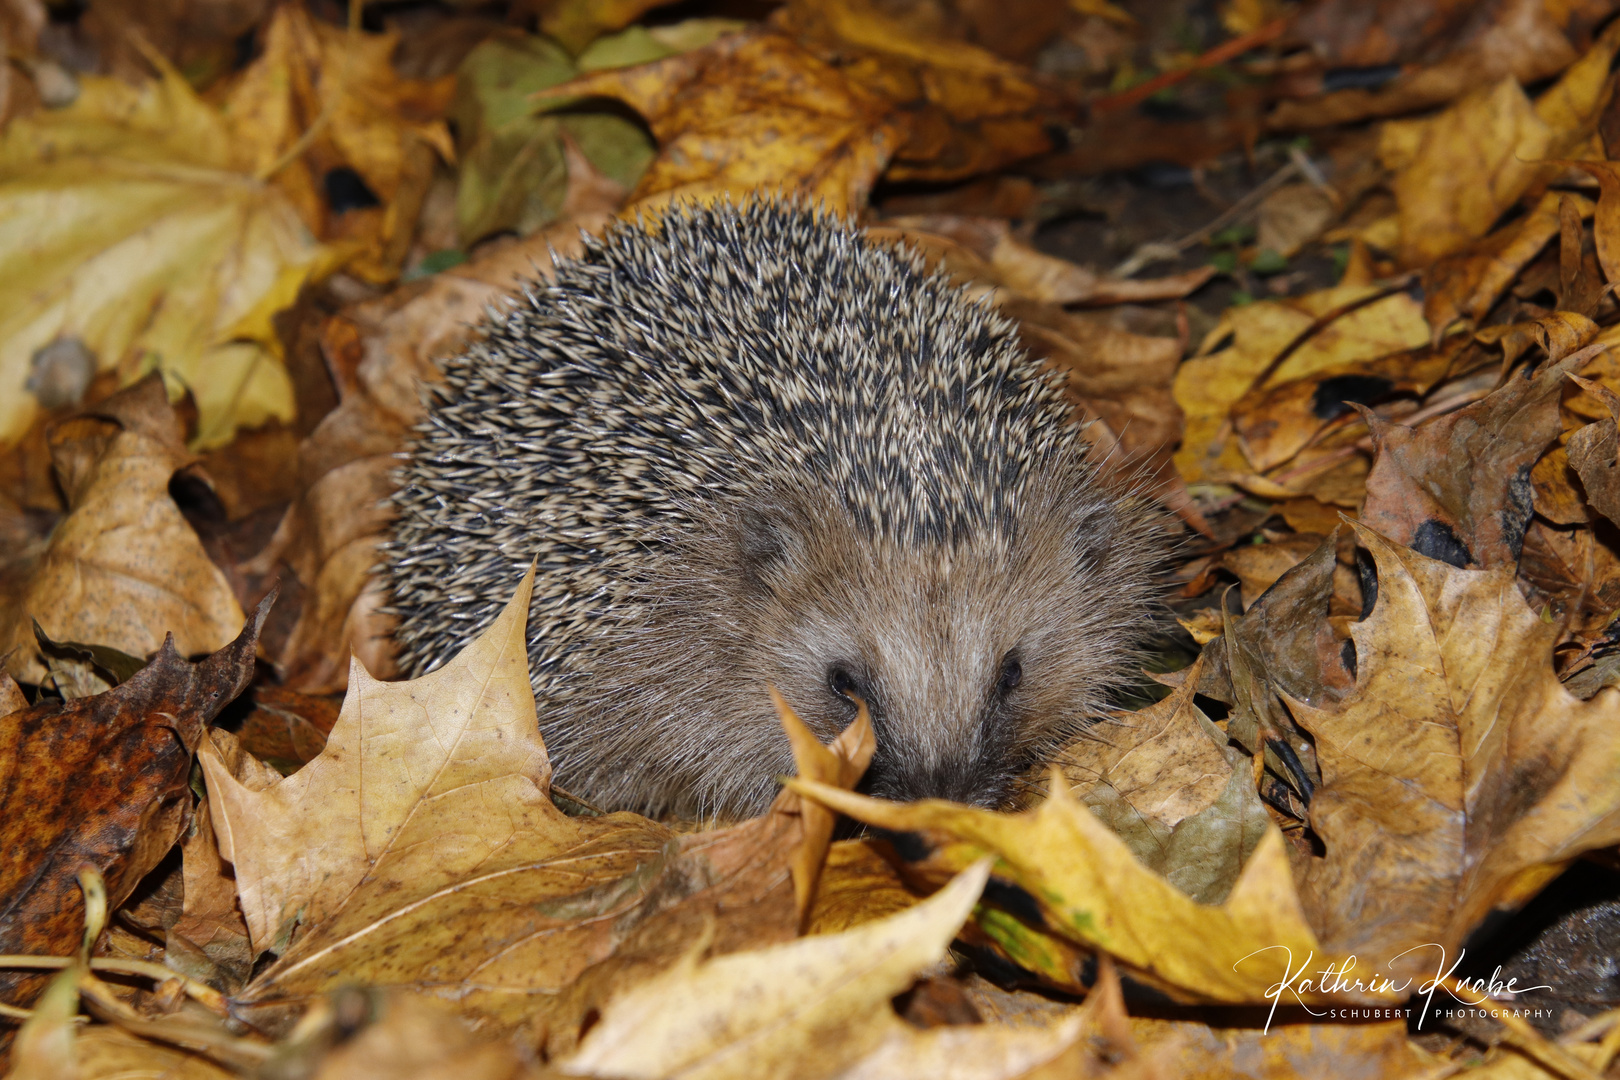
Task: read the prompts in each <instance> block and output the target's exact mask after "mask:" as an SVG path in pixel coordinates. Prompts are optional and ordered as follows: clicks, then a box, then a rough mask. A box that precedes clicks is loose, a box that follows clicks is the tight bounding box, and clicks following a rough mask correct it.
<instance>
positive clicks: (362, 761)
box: [201, 570, 869, 1054]
mask: <svg viewBox="0 0 1620 1080" xmlns="http://www.w3.org/2000/svg"><path fill="white" fill-rule="evenodd" d="M532 586H533V571H532V570H531V571H530V573H529V575H527V576H526V577H525V578H524V581H523V584H522V585H521V587H520V588H519V590H518V593H517V595H516V596H515V597H514V598H513V599H512V601H511V602H510V603H509V604H508V605H507V607H506V609H505V610H504V611H503V612H502V613H501V615H500V617H499V618H498V619H496V621H495V622H494V624H492V625H491V626H490V628H489V629H488V630H486V631H485V632H484V633H483V634H482V635H480V637H479V638H478V639H477V640H476V641H475V642H474V643H473V644H471V645H469V646H468V647H467V648H466V649H465V650H464V651H463V652H462V653H461V654H460V655H458V656H457V657H456V658H455V659H454V660H452V661H451V662H450V663H448V664H446V665H445V666H444V667H442V668H439V669H438V670H436V671H434V672H432V673H430V674H428V675H425V676H423V677H421V678H419V679H416V680H413V681H410V682H404V683H379V682H377V681H375V680H373V679H372V678H370V676H368V675H367V674H366V673H365V672H364V670H363V669H362V668H360V667H359V665H358V664H356V665H355V669H354V671H353V672H352V673H351V675H350V683H349V693H348V697H347V698H346V699H345V701H344V705H343V709H342V712H341V713H340V715H339V717H338V720H337V723H336V724H335V726H334V727H333V728H332V732H331V734H330V736H329V737H328V740H327V744H326V748H325V749H324V750H323V751H322V752H321V754H320V756H319V757H317V758H316V759H315V760H314V761H312V762H310V763H309V764H308V765H306V766H305V767H304V768H303V769H302V770H300V771H299V772H298V773H296V774H294V775H293V776H291V777H289V778H287V779H285V780H280V781H277V782H273V783H268V784H264V785H262V786H257V789H256V790H255V789H254V788H253V787H250V786H249V785H247V784H244V783H243V782H242V781H241V780H240V779H238V778H237V777H236V776H233V775H232V770H231V769H230V768H229V767H228V764H227V762H226V761H225V760H224V759H223V757H222V756H221V754H220V752H219V750H218V748H217V747H216V746H214V745H213V744H209V745H206V746H205V747H204V749H203V751H202V755H201V760H202V763H203V771H204V774H205V776H206V778H207V783H208V789H209V805H210V812H211V815H212V818H213V822H214V827H215V834H216V835H217V836H218V838H219V851H220V854H221V856H223V857H224V858H225V859H227V860H229V861H230V862H231V863H232V864H233V866H234V869H235V876H236V882H237V888H238V892H239V896H240V900H241V905H242V910H243V913H244V914H245V915H246V918H247V925H248V930H249V933H250V935H251V938H252V941H253V948H254V953H255V955H259V954H262V953H263V952H264V951H266V950H267V949H273V950H274V951H275V952H276V953H277V954H278V957H279V958H278V959H277V960H276V962H275V963H274V964H272V965H270V966H269V967H268V968H266V969H265V970H264V971H262V972H261V973H260V974H259V976H258V977H257V978H256V979H255V980H254V982H253V983H252V984H251V985H250V986H248V987H247V988H246V989H245V990H244V991H243V992H242V993H241V994H240V995H238V997H237V999H236V1007H237V1008H238V1009H239V1010H241V1012H242V1014H243V1015H251V1016H253V1017H255V1022H256V1023H264V1024H270V1025H272V1026H275V1025H279V1024H281V1023H283V1022H285V1021H286V1020H287V1019H290V1016H291V1014H292V1013H293V1012H294V1011H296V1010H298V1009H299V1008H300V1007H301V1006H302V1005H304V1004H305V1003H307V1002H309V1001H311V1000H312V999H314V998H316V997H318V996H319V995H322V994H325V993H328V992H330V991H331V990H332V989H334V988H336V987H338V986H340V985H342V984H344V983H348V982H354V981H361V982H365V983H368V984H371V985H375V986H385V987H387V986H395V987H402V988H406V989H410V990H415V991H418V992H426V993H430V994H438V995H442V996H445V997H448V998H451V999H453V1000H454V1001H455V1005H456V1008H457V1010H458V1011H460V1012H463V1013H466V1014H471V1015H473V1016H476V1017H479V1018H482V1019H485V1020H493V1021H494V1022H495V1024H496V1026H497V1027H498V1028H500V1029H510V1028H516V1027H525V1028H526V1029H527V1030H528V1033H529V1034H528V1037H531V1038H535V1039H538V1040H540V1041H542V1042H543V1043H544V1044H545V1046H546V1047H547V1052H548V1053H551V1054H558V1053H565V1052H567V1051H568V1050H570V1049H571V1048H572V1046H573V1044H574V1042H575V1040H576V1039H577V1037H578V1035H579V1033H580V1031H581V1028H582V1026H584V1024H585V1021H586V1018H587V1017H588V1016H589V1015H590V1014H591V1012H592V1010H594V1009H596V1008H597V1007H598V1006H599V1005H600V1003H601V1002H602V1001H603V1000H604V999H605V998H606V997H607V996H608V995H609V994H611V993H612V992H613V991H614V990H616V989H617V988H618V987H620V986H621V985H624V984H626V983H629V982H634V981H635V980H637V979H639V978H644V977H646V976H647V975H648V974H651V973H654V972H656V971H658V970H660V969H662V968H663V967H667V966H668V965H669V964H670V963H673V962H674V961H675V960H676V959H677V958H678V957H679V955H680V954H681V953H682V952H684V951H685V950H686V948H687V947H688V945H689V943H690V941H691V940H692V939H693V938H694V937H696V936H702V935H704V934H708V935H709V937H710V939H711V940H712V943H713V946H714V948H715V949H716V950H717V951H720V952H730V951H734V950H736V949H739V948H745V947H750V946H754V945H758V944H761V943H769V942H773V941H779V940H783V939H785V938H789V937H791V936H793V933H794V931H795V928H796V923H797V920H796V917H795V912H794V902H793V898H794V887H793V881H792V875H791V873H790V863H791V862H792V860H793V855H794V851H795V849H796V848H797V847H798V846H799V845H800V843H801V842H803V840H804V838H805V836H806V833H807V829H806V828H805V825H804V819H803V818H802V817H801V814H800V813H799V810H798V798H797V797H796V796H789V795H786V794H784V795H783V796H782V797H781V798H779V799H778V802H777V804H776V806H775V807H774V808H773V809H772V810H771V811H770V812H768V813H767V814H765V815H764V816H763V817H760V818H756V819H754V820H752V821H748V822H744V823H742V824H740V825H737V826H733V827H731V828H727V829H718V830H711V831H706V832H698V833H691V834H688V835H684V836H676V835H675V834H674V833H673V832H672V831H671V830H670V829H668V828H666V827H665V826H663V825H660V824H658V823H656V822H653V821H649V820H647V819H646V818H643V817H639V816H637V815H635V814H627V813H619V814H609V815H606V816H602V817H590V818H570V817H567V816H565V815H564V814H563V813H562V812H561V811H559V810H558V809H557V808H556V807H555V806H554V805H553V804H552V801H551V799H550V798H549V787H550V775H551V767H550V764H549V762H548V760H547V757H546V751H545V745H544V743H543V742H542V741H541V738H540V732H539V727H538V722H537V720H536V716H535V706H534V695H533V691H532V690H531V688H530V685H529V662H528V653H527V649H526V646H525V644H524V640H525V638H524V625H525V620H526V617H527V614H528V610H529V596H530V590H531V589H532ZM856 727H857V728H858V727H859V723H857V725H856ZM847 738H848V739H849V740H851V746H859V745H860V744H861V743H862V742H863V739H862V738H861V737H860V733H859V731H856V732H855V733H853V734H852V735H850V736H848V737H847ZM867 738H868V739H869V736H867ZM839 745H842V744H835V752H836V750H837V748H838V746H839ZM805 768H806V771H807V772H808V773H810V774H812V775H824V776H829V777H837V778H842V779H845V780H849V779H851V777H850V775H849V773H847V772H844V771H842V770H841V769H838V768H833V769H830V770H828V769H823V768H820V767H819V766H815V765H808V766H806V767H805ZM812 831H813V830H812ZM823 842H825V838H823ZM722 911H723V912H725V913H726V917H725V918H723V919H720V920H719V921H718V922H716V918H717V916H718V915H719V914H720V913H721V912H722ZM705 927H707V928H708V930H705Z"/></svg>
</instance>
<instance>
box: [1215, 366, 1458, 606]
mask: <svg viewBox="0 0 1620 1080" xmlns="http://www.w3.org/2000/svg"><path fill="white" fill-rule="evenodd" d="M1467 345H1468V338H1467V337H1466V336H1465V335H1461V334H1455V335H1453V336H1452V337H1450V338H1448V339H1446V340H1445V341H1444V342H1442V343H1441V345H1440V346H1439V347H1438V348H1428V347H1424V348H1420V349H1412V350H1409V351H1405V352H1398V353H1394V354H1393V355H1390V356H1383V357H1379V358H1377V359H1372V360H1362V361H1360V362H1358V363H1355V364H1345V365H1343V366H1340V367H1331V368H1326V369H1323V370H1321V371H1316V372H1312V373H1311V374H1310V375H1307V376H1305V377H1304V378H1302V379H1294V380H1291V381H1289V382H1283V383H1273V384H1271V385H1269V386H1267V387H1265V388H1264V389H1261V388H1256V389H1254V390H1251V391H1249V392H1248V393H1247V394H1245V395H1243V397H1241V398H1239V399H1238V400H1237V401H1235V402H1233V403H1232V407H1231V417H1232V429H1233V432H1234V433H1235V434H1236V435H1237V437H1238V441H1239V445H1240V446H1241V447H1242V450H1243V454H1244V456H1245V457H1246V458H1248V459H1249V464H1251V465H1252V466H1253V467H1254V469H1255V470H1256V471H1257V472H1261V473H1266V472H1271V471H1272V470H1275V469H1277V468H1279V467H1280V466H1283V465H1286V464H1287V463H1288V462H1290V461H1293V460H1294V458H1295V457H1296V456H1298V455H1299V453H1300V452H1301V451H1303V450H1305V449H1306V448H1307V447H1309V446H1310V445H1312V444H1313V443H1317V442H1319V441H1320V440H1321V439H1322V437H1323V434H1324V433H1325V432H1326V431H1328V430H1329V429H1330V428H1335V427H1339V428H1342V427H1346V426H1348V425H1352V424H1354V425H1358V426H1359V425H1360V424H1361V423H1362V421H1361V418H1360V417H1359V416H1358V415H1357V414H1356V411H1355V409H1354V405H1356V404H1363V405H1370V404H1372V403H1374V402H1377V401H1382V400H1385V399H1387V398H1390V397H1397V396H1406V395H1412V396H1421V395H1423V394H1426V393H1428V392H1429V390H1430V389H1431V388H1432V387H1433V386H1434V384H1435V383H1436V382H1438V381H1439V380H1440V379H1442V378H1443V377H1445V376H1446V375H1447V373H1448V372H1449V371H1450V370H1451V367H1452V364H1453V362H1454V361H1455V359H1456V357H1457V354H1458V353H1459V352H1461V351H1462V349H1463V348H1464V347H1466V346H1467ZM1245 603H1247V598H1245Z"/></svg>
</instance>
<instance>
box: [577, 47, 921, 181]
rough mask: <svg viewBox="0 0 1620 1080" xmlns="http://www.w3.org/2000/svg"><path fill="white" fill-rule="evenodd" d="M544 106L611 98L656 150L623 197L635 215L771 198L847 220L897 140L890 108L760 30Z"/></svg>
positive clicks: (609, 73)
mask: <svg viewBox="0 0 1620 1080" xmlns="http://www.w3.org/2000/svg"><path fill="white" fill-rule="evenodd" d="M549 96H559V97H560V96H587V97H590V96H600V97H613V98H617V99H619V100H620V101H623V102H624V103H625V104H627V105H629V106H630V107H631V108H633V109H635V110H636V111H637V112H639V113H640V114H641V115H642V116H643V117H645V118H646V120H647V124H648V126H649V127H650V128H652V132H653V135H654V136H656V137H657V139H658V144H659V146H658V156H657V157H656V158H654V159H653V162H652V164H651V165H650V166H648V168H647V171H646V172H645V173H644V174H642V177H641V181H640V182H639V183H638V184H637V185H636V188H635V190H634V191H633V192H631V194H630V202H631V205H632V206H633V207H636V208H639V209H643V210H652V209H656V208H658V207H662V206H667V205H668V204H669V203H671V202H673V201H676V200H686V199H690V200H696V201H699V202H710V201H713V200H715V199H720V198H727V197H729V198H731V199H733V200H734V201H740V200H741V199H742V198H744V197H745V196H747V195H748V194H749V193H751V192H754V191H756V190H772V189H775V190H783V191H789V192H799V193H802V194H803V195H805V196H806V197H808V198H809V199H811V200H813V201H815V202H818V203H820V204H822V205H824V206H826V207H827V208H828V209H830V210H833V211H836V212H838V213H850V212H853V211H855V210H857V209H859V208H860V207H861V206H862V205H864V204H865V202H866V195H867V193H868V192H869V191H871V189H872V185H873V183H875V182H876V180H877V178H878V174H879V173H881V172H882V171H883V167H884V166H885V165H886V164H887V163H888V160H889V158H890V156H891V155H892V154H893V153H894V149H895V147H896V145H897V144H898V143H899V141H900V138H901V134H900V133H901V131H902V130H903V129H902V128H901V127H900V126H899V121H898V119H897V118H896V117H895V116H894V110H893V107H892V105H891V103H890V102H888V101H886V100H884V99H883V98H881V97H878V96H876V95H874V94H872V93H870V92H869V91H866V90H864V89H861V88H860V87H859V86H857V85H856V84H853V83H851V82H850V81H849V80H848V79H846V78H845V76H844V75H843V73H841V72H840V71H838V70H837V69H836V68H834V67H832V66H830V65H828V64H827V63H825V62H824V61H822V60H820V59H818V58H816V57H815V56H814V55H812V54H811V53H810V52H808V51H806V50H805V49H804V48H803V47H801V46H800V45H799V44H798V43H797V42H795V41H794V40H793V39H792V38H790V37H788V36H786V35H783V34H779V33H775V32H772V31H770V30H768V29H765V28H762V27H753V28H750V29H747V30H744V31H742V32H740V33H736V34H731V35H728V36H726V37H723V38H720V39H719V40H718V41H715V42H714V43H712V44H710V45H707V46H705V47H703V48H701V49H694V50H692V51H691V52H686V53H681V54H679V55H677V56H671V57H669V58H668V59H665V60H658V61H654V62H653V63H651V64H643V65H641V66H639V67H632V68H615V69H609V70H605V71H598V72H593V73H591V74H588V75H583V76H581V77H580V78H577V79H574V80H572V81H570V82H568V83H564V84H563V85H562V86H558V87H555V88H554V89H553V90H552V91H550V95H549Z"/></svg>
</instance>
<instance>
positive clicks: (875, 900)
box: [804, 840, 918, 934]
mask: <svg viewBox="0 0 1620 1080" xmlns="http://www.w3.org/2000/svg"><path fill="white" fill-rule="evenodd" d="M897 861H898V857H897V856H894V854H893V849H892V848H890V847H889V845H888V843H887V842H886V841H881V840H841V841H839V842H838V843H836V844H834V845H832V847H831V848H830V849H829V850H828V852H827V860H826V862H825V864H823V866H822V868H821V881H820V884H819V886H818V887H817V889H816V895H815V900H814V902H813V903H812V905H811V908H810V918H809V921H808V923H807V925H806V927H805V931H804V932H805V933H806V934H836V933H838V932H839V931H841V930H848V929H850V928H851V927H855V926H859V925H861V924H862V923H866V922H871V921H872V920H874V919H881V918H883V917H885V916H887V915H893V914H894V913H896V912H898V911H904V910H905V909H906V908H908V907H911V906H912V905H913V904H915V903H916V902H917V899H918V897H917V895H916V894H915V893H913V892H911V891H910V890H909V889H907V888H906V887H905V884H904V882H903V881H901V878H900V874H899V872H898V871H897V870H896V869H895V865H894V864H895V862H897Z"/></svg>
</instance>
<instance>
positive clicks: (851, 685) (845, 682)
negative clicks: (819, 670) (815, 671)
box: [827, 664, 868, 698]
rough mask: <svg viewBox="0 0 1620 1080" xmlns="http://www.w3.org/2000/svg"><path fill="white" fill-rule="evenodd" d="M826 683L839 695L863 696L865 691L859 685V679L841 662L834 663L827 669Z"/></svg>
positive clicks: (849, 696)
mask: <svg viewBox="0 0 1620 1080" xmlns="http://www.w3.org/2000/svg"><path fill="white" fill-rule="evenodd" d="M827 685H828V686H830V687H832V691H833V693H835V694H838V695H840V696H841V697H847V698H865V697H867V696H868V695H867V693H866V690H865V688H864V687H862V686H861V683H860V680H859V679H857V678H856V677H855V676H854V675H853V674H851V673H850V671H849V669H848V668H846V667H844V666H843V665H841V664H834V665H833V666H832V667H830V668H828V669H827Z"/></svg>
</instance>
